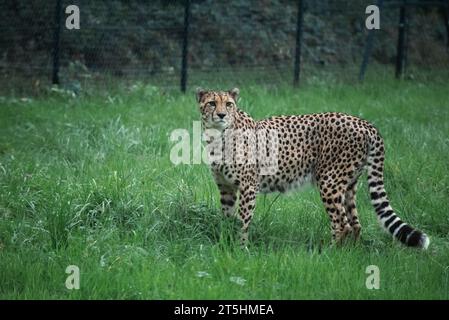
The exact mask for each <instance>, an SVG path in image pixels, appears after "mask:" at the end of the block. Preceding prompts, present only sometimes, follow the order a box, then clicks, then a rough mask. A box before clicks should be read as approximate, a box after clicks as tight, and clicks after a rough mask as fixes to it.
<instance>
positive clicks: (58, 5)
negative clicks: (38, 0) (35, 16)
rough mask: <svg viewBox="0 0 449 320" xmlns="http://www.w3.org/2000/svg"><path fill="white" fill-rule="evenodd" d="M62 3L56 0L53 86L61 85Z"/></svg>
mask: <svg viewBox="0 0 449 320" xmlns="http://www.w3.org/2000/svg"><path fill="white" fill-rule="evenodd" d="M61 2H62V0H56V8H55V21H54V24H55V25H54V30H53V31H54V36H53V76H52V82H53V84H59V54H60V53H59V47H60V35H61V6H62V5H61Z"/></svg>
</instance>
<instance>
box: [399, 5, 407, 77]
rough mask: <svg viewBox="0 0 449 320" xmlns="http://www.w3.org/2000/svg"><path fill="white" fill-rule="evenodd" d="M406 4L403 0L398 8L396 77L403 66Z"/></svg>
mask: <svg viewBox="0 0 449 320" xmlns="http://www.w3.org/2000/svg"><path fill="white" fill-rule="evenodd" d="M406 5H407V0H403V2H402V4H401V7H400V10H399V26H398V46H397V54H396V78H398V79H399V78H401V77H402V75H403V72H404V68H405V37H406V31H407V30H406V29H407V28H406V27H407V25H406V24H407V18H406Z"/></svg>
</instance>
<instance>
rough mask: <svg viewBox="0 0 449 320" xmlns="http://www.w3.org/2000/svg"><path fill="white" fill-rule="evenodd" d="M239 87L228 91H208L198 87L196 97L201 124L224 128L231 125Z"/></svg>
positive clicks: (219, 128)
mask: <svg viewBox="0 0 449 320" xmlns="http://www.w3.org/2000/svg"><path fill="white" fill-rule="evenodd" d="M238 96H239V89H237V88H234V89H232V90H229V91H209V90H204V89H201V88H198V89H197V91H196V98H197V101H198V104H199V106H200V111H201V119H202V122H203V126H204V127H205V128H206V129H208V128H214V129H218V130H225V129H226V128H229V127H231V126H232V124H233V121H234V112H235V111H236V110H237V109H236V108H237V106H236V102H237V99H238Z"/></svg>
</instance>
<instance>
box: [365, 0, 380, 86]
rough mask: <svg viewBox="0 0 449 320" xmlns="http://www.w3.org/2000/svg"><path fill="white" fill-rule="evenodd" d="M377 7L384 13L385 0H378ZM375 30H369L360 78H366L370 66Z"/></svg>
mask: <svg viewBox="0 0 449 320" xmlns="http://www.w3.org/2000/svg"><path fill="white" fill-rule="evenodd" d="M377 7H378V8H379V14H380V15H381V14H382V7H383V0H377ZM374 33H375V30H374V29H371V30H368V36H367V37H366V43H365V52H364V53H363V60H362V64H361V65H360V73H359V80H360V81H363V79H364V78H365V73H366V69H367V67H368V62H369V57H370V56H371V51H372V50H373V42H374Z"/></svg>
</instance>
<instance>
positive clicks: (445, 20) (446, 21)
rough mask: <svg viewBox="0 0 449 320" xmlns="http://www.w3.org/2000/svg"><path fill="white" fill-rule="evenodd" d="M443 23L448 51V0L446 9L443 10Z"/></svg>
mask: <svg viewBox="0 0 449 320" xmlns="http://www.w3.org/2000/svg"><path fill="white" fill-rule="evenodd" d="M444 13H445V14H444V24H445V25H446V49H447V51H448V52H449V0H446V10H444Z"/></svg>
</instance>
